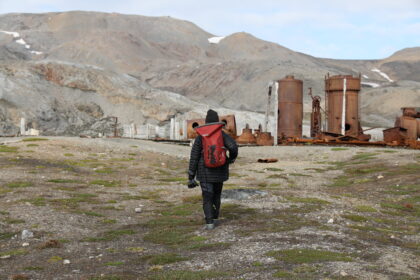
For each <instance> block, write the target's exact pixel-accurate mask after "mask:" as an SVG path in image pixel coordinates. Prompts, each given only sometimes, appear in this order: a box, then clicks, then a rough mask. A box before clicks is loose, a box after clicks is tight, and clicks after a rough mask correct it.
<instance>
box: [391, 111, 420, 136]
mask: <svg viewBox="0 0 420 280" xmlns="http://www.w3.org/2000/svg"><path fill="white" fill-rule="evenodd" d="M395 127H401V128H405V129H406V130H407V139H408V140H417V138H420V119H417V118H413V117H408V116H401V117H397V119H396V120H395Z"/></svg>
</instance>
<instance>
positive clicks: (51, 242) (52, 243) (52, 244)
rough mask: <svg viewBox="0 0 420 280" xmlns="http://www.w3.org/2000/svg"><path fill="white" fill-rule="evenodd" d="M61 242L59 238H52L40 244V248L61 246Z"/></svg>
mask: <svg viewBox="0 0 420 280" xmlns="http://www.w3.org/2000/svg"><path fill="white" fill-rule="evenodd" d="M60 247H61V244H60V242H59V241H58V240H55V239H51V240H48V241H47V242H45V243H44V244H42V245H41V246H40V249H47V248H60Z"/></svg>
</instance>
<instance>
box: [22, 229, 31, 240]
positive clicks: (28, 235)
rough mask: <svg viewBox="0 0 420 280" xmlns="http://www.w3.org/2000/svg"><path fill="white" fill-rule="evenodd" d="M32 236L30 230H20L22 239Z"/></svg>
mask: <svg viewBox="0 0 420 280" xmlns="http://www.w3.org/2000/svg"><path fill="white" fill-rule="evenodd" d="M32 237H34V233H33V232H32V231H29V230H27V229H24V230H22V235H21V238H22V239H28V238H32Z"/></svg>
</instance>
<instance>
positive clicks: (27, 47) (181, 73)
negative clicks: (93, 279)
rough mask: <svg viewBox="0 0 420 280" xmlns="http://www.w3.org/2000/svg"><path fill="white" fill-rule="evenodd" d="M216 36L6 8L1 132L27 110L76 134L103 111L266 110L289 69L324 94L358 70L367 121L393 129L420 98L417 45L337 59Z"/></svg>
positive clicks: (243, 37)
mask: <svg viewBox="0 0 420 280" xmlns="http://www.w3.org/2000/svg"><path fill="white" fill-rule="evenodd" d="M213 37H215V35H213V34H210V33H208V32H206V31H204V30H202V29H200V28H199V27H197V26H196V25H194V24H193V23H190V22H187V21H182V20H178V19H174V18H170V17H144V16H135V15H121V14H114V13H113V14H106V13H94V12H65V13H46V14H6V15H2V16H0V104H1V106H0V119H1V120H2V123H1V124H0V134H13V133H14V132H15V131H16V130H17V126H16V125H17V124H18V123H19V119H20V117H22V116H25V117H26V118H28V119H29V120H33V122H34V123H37V125H38V127H39V128H40V129H41V130H42V131H43V132H44V133H48V134H54V133H56V134H78V133H82V132H83V131H86V130H89V129H90V128H91V127H92V126H93V127H95V124H97V123H98V121H99V120H101V119H103V118H105V117H107V116H117V117H119V118H120V121H121V122H122V123H129V122H136V123H145V122H151V123H164V122H165V121H167V120H168V119H169V117H170V116H172V115H174V114H178V113H185V112H191V111H195V112H198V111H199V110H202V109H204V108H207V106H214V107H225V108H229V109H234V110H249V111H257V112H258V111H259V112H262V111H263V110H264V108H265V94H266V88H267V84H268V82H269V81H271V80H276V79H279V78H282V77H283V76H285V75H286V74H293V75H295V77H297V78H299V79H303V80H304V87H305V88H307V87H312V88H313V89H314V93H316V94H320V95H323V79H324V76H325V74H326V73H328V72H329V73H330V74H354V75H356V74H358V73H361V74H362V75H363V76H362V77H363V85H364V90H363V92H362V102H361V107H362V112H363V116H362V119H363V121H365V122H366V123H367V124H372V125H376V126H381V125H382V126H390V125H392V123H393V118H394V116H395V115H396V114H398V113H399V107H401V106H412V105H414V104H417V105H418V106H419V105H420V79H419V77H420V74H419V73H420V48H412V49H406V50H402V51H399V52H397V53H395V54H394V55H392V56H391V57H389V58H387V59H384V60H371V61H350V60H331V59H321V58H315V57H311V56H308V55H305V54H302V53H297V52H294V51H292V50H289V49H287V48H284V47H282V46H280V45H278V44H274V43H270V42H266V41H263V40H260V39H258V38H255V37H253V36H252V35H250V34H247V33H235V34H232V35H230V36H227V37H224V38H213ZM210 38H212V39H210ZM209 39H210V40H209ZM384 100H385V102H384ZM395 100H398V102H393V101H395ZM305 110H306V111H309V110H310V106H309V98H308V97H307V96H306V97H305ZM101 122H103V120H102V121H101Z"/></svg>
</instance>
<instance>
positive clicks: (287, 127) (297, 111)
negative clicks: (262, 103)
mask: <svg viewBox="0 0 420 280" xmlns="http://www.w3.org/2000/svg"><path fill="white" fill-rule="evenodd" d="M278 84H279V87H278V122H277V135H278V137H279V138H280V139H287V138H302V121H303V82H302V81H301V80H297V79H295V78H294V76H292V75H288V76H286V77H284V78H283V79H281V80H279V81H278Z"/></svg>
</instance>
